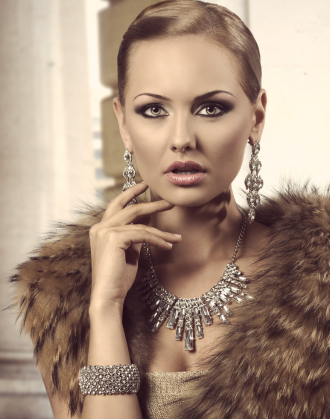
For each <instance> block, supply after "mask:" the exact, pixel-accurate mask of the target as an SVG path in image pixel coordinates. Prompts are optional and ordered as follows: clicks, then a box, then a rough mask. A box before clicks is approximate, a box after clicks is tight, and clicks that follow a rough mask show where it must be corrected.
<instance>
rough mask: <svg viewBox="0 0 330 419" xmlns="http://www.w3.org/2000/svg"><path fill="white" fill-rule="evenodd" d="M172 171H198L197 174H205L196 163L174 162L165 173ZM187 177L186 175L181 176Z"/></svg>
mask: <svg viewBox="0 0 330 419" xmlns="http://www.w3.org/2000/svg"><path fill="white" fill-rule="evenodd" d="M172 170H198V171H199V172H205V170H204V168H203V167H202V166H201V165H200V164H198V163H196V162H195V161H190V160H189V161H175V162H173V163H172V164H170V165H169V166H168V168H167V169H166V171H165V173H168V172H172ZM183 176H187V175H183Z"/></svg>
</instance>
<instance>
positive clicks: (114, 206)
mask: <svg viewBox="0 0 330 419" xmlns="http://www.w3.org/2000/svg"><path fill="white" fill-rule="evenodd" d="M147 189H148V185H147V184H146V183H145V182H141V183H137V184H136V185H134V186H132V187H131V188H129V189H127V190H126V191H125V192H122V193H121V194H119V195H118V196H116V197H115V198H114V199H112V200H111V202H110V204H109V205H108V207H107V209H106V210H105V212H104V214H103V217H102V220H101V221H104V220H106V219H108V218H110V217H112V216H113V215H114V214H116V213H117V212H119V211H121V210H122V209H123V208H124V207H125V206H126V205H127V204H128V203H129V202H130V201H132V199H134V198H136V197H138V196H139V195H141V194H142V193H143V192H145V191H146V190H147Z"/></svg>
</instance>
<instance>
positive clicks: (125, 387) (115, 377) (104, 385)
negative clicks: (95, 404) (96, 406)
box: [79, 364, 140, 395]
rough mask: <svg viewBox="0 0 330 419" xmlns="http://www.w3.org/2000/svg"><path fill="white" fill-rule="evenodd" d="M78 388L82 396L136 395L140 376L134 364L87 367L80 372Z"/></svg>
mask: <svg viewBox="0 0 330 419" xmlns="http://www.w3.org/2000/svg"><path fill="white" fill-rule="evenodd" d="M79 387H80V390H81V392H82V394H83V395H86V394H104V395H105V394H130V393H137V392H138V390H139V388H140V374H139V370H138V367H137V365H136V364H130V365H123V364H118V365H110V366H109V365H106V366H99V365H93V366H92V365H88V366H86V367H83V368H82V369H81V371H80V375H79Z"/></svg>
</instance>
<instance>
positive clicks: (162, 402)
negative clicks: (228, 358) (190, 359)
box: [145, 370, 207, 419]
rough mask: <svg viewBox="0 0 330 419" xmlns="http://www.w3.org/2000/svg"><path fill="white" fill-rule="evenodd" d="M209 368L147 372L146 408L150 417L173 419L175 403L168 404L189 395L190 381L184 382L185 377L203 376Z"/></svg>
mask: <svg viewBox="0 0 330 419" xmlns="http://www.w3.org/2000/svg"><path fill="white" fill-rule="evenodd" d="M206 373H207V370H201V371H180V372H147V373H146V378H145V379H146V386H147V400H146V409H147V414H148V419H172V418H173V415H172V412H173V405H172V406H171V405H170V406H168V405H166V404H167V403H169V402H172V401H174V400H176V399H177V398H179V397H182V396H185V395H187V392H189V387H190V385H189V383H184V382H183V379H184V378H185V377H192V376H194V377H195V376H202V375H204V374H206Z"/></svg>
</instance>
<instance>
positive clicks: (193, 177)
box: [165, 172, 206, 186]
mask: <svg viewBox="0 0 330 419" xmlns="http://www.w3.org/2000/svg"><path fill="white" fill-rule="evenodd" d="M205 175H206V173H205V172H197V173H192V174H189V175H182V174H179V173H173V172H167V173H165V176H166V178H167V180H169V181H170V182H171V183H174V184H175V185H182V186H186V185H194V184H195V183H198V182H200V181H201V180H202V179H203V177H204V176H205Z"/></svg>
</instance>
